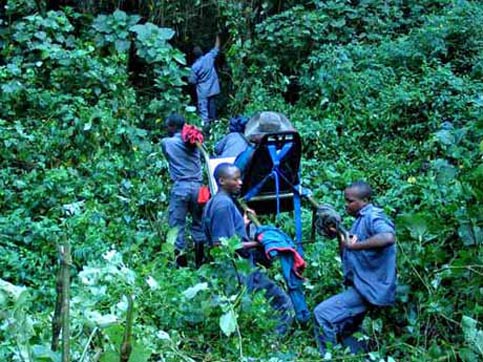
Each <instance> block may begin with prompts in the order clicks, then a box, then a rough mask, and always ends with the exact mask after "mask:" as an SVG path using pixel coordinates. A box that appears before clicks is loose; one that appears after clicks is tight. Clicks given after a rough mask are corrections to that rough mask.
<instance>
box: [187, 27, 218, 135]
mask: <svg viewBox="0 0 483 362" xmlns="http://www.w3.org/2000/svg"><path fill="white" fill-rule="evenodd" d="M219 51H220V37H219V36H218V35H217V36H216V40H215V47H214V48H213V49H211V50H210V51H209V52H208V53H206V54H205V55H203V51H202V50H201V48H200V47H199V46H196V47H194V49H193V53H194V55H195V57H196V60H195V62H194V63H193V65H192V66H191V74H190V76H189V79H188V81H189V82H190V83H191V84H194V85H196V95H197V97H198V112H199V114H200V117H201V119H202V121H203V127H204V128H205V129H206V128H209V125H210V122H211V121H213V120H215V119H216V104H215V96H216V95H218V94H220V82H219V80H218V74H217V73H216V69H215V58H216V56H217V55H218V53H219Z"/></svg>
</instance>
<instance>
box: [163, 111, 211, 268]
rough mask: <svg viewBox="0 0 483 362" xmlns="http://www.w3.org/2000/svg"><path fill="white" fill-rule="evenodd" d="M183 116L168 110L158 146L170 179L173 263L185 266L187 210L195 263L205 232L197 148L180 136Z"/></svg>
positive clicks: (200, 255) (169, 213)
mask: <svg viewBox="0 0 483 362" xmlns="http://www.w3.org/2000/svg"><path fill="white" fill-rule="evenodd" d="M184 124H185V119H184V117H183V116H181V115H179V114H171V115H170V116H169V117H168V118H167V119H166V128H167V130H168V133H169V135H170V137H167V138H163V140H162V141H161V149H162V151H163V154H164V155H165V156H166V159H167V160H168V164H169V174H170V177H171V180H172V181H173V187H172V188H171V193H170V198H169V208H168V217H169V227H170V228H174V227H176V228H178V236H177V238H176V243H175V254H176V264H177V265H178V266H181V267H183V266H187V259H186V255H185V254H184V250H185V249H186V240H185V225H186V217H187V215H188V213H190V214H191V235H192V237H193V240H194V242H195V250H196V264H197V265H200V263H201V258H202V251H201V250H202V246H203V243H204V238H205V237H204V233H203V230H202V227H201V216H202V213H203V209H202V207H201V205H199V204H198V192H199V189H200V186H201V181H202V172H201V159H200V151H199V150H198V148H197V147H196V146H194V145H191V144H188V143H186V142H184V141H183V139H182V138H181V130H182V129H183V126H184Z"/></svg>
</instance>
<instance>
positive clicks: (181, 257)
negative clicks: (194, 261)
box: [174, 250, 188, 268]
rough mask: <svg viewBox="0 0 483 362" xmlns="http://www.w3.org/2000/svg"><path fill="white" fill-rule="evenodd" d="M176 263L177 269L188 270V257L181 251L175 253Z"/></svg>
mask: <svg viewBox="0 0 483 362" xmlns="http://www.w3.org/2000/svg"><path fill="white" fill-rule="evenodd" d="M174 261H175V264H176V268H186V267H187V266H188V259H187V258H186V255H185V254H183V253H182V251H180V250H175V251H174Z"/></svg>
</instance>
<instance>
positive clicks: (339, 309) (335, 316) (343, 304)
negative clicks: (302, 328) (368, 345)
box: [314, 287, 369, 355]
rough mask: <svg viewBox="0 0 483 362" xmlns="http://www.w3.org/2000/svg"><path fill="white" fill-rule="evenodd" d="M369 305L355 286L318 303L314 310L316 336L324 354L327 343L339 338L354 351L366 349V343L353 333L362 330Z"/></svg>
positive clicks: (332, 342) (333, 343)
mask: <svg viewBox="0 0 483 362" xmlns="http://www.w3.org/2000/svg"><path fill="white" fill-rule="evenodd" d="M368 307H369V305H368V304H367V302H366V301H365V300H364V298H362V296H361V295H360V294H359V293H358V292H357V290H356V289H354V288H353V287H349V288H348V289H347V290H345V291H343V292H342V293H339V294H336V295H334V296H332V297H330V298H329V299H326V300H324V301H323V302H322V303H320V304H319V305H317V307H315V310H314V317H315V336H316V339H317V344H318V346H319V349H320V352H321V354H322V355H324V354H325V351H326V349H327V345H328V344H331V345H332V346H334V345H335V344H336V343H337V341H338V340H340V341H341V342H342V344H343V345H345V346H347V347H349V348H350V350H351V352H352V353H358V352H360V351H362V350H363V349H364V345H363V344H362V343H359V342H358V341H356V340H355V339H354V338H353V337H351V335H352V334H353V333H355V332H356V331H358V330H360V327H361V325H362V321H363V319H364V316H365V314H366V311H367V309H368Z"/></svg>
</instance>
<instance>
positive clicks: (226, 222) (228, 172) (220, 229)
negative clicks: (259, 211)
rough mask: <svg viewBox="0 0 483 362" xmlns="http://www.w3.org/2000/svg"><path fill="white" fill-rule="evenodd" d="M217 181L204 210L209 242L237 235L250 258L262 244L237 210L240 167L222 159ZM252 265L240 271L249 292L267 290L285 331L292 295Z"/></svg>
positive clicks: (241, 251)
mask: <svg viewBox="0 0 483 362" xmlns="http://www.w3.org/2000/svg"><path fill="white" fill-rule="evenodd" d="M214 178H215V180H216V183H217V184H218V190H219V191H218V193H217V194H216V195H215V196H214V197H213V198H212V199H211V200H210V201H209V202H208V203H207V204H206V206H205V211H204V213H203V227H204V230H205V234H206V239H207V241H208V244H209V245H210V246H218V245H220V244H221V243H220V240H221V238H231V237H233V236H238V237H239V238H240V239H241V243H242V248H241V249H239V250H238V254H239V255H240V256H242V257H246V258H250V259H252V258H251V256H252V255H251V253H252V252H254V251H255V250H254V249H253V248H255V247H257V246H259V243H258V242H257V241H251V240H250V238H249V237H248V235H247V232H246V229H245V220H244V218H243V216H242V214H241V213H240V211H239V210H238V208H237V206H236V205H235V202H234V200H233V197H234V196H235V195H237V194H238V193H239V192H240V190H241V186H242V180H241V175H240V170H239V169H238V167H236V166H235V165H233V164H230V163H221V164H220V165H218V166H217V167H216V169H215V172H214ZM252 266H253V270H252V271H251V272H250V273H249V274H248V275H237V277H238V278H239V279H241V280H243V282H244V283H245V284H246V286H247V289H248V291H249V292H256V291H261V290H262V291H264V292H265V297H266V298H267V299H268V300H269V301H270V305H271V306H272V308H273V309H274V310H275V311H276V313H277V317H278V318H277V319H278V325H277V327H276V328H275V332H276V333H278V334H281V335H282V334H285V333H287V332H288V329H289V327H290V325H291V323H292V321H293V305H292V302H291V300H290V297H289V296H288V295H287V293H285V291H284V290H282V289H281V288H280V287H278V286H277V284H276V283H275V282H273V281H272V280H271V279H270V278H269V277H268V276H267V275H266V274H265V273H263V272H262V271H260V270H259V269H258V268H256V267H255V265H252Z"/></svg>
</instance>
